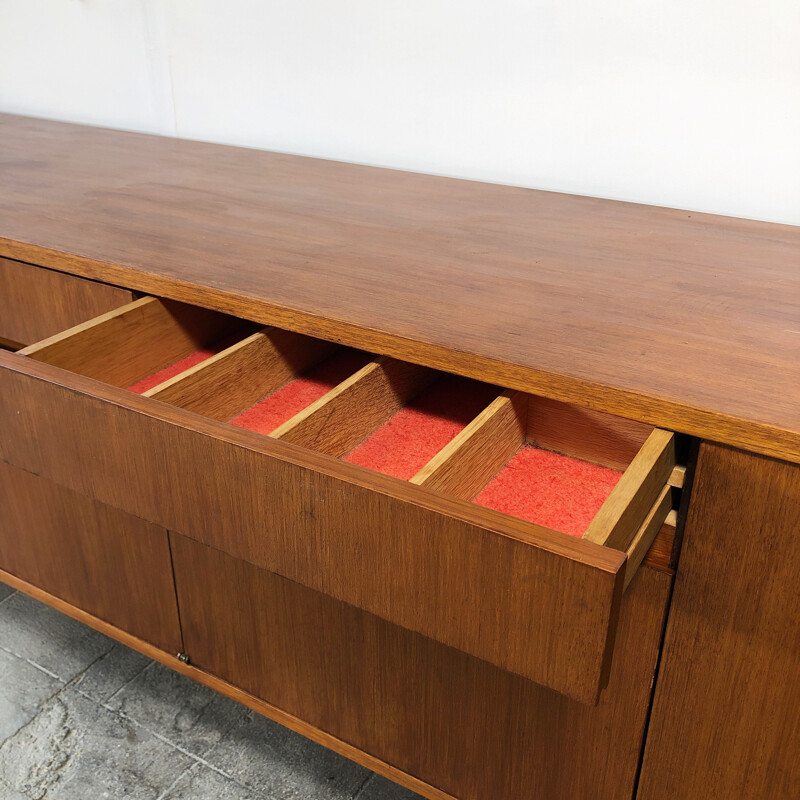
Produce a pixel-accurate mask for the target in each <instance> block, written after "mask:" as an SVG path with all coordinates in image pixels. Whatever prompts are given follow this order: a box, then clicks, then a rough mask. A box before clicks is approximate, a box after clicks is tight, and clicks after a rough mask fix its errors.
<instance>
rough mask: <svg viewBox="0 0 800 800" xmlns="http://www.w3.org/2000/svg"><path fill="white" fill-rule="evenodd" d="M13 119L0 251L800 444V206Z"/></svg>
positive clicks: (749, 439)
mask: <svg viewBox="0 0 800 800" xmlns="http://www.w3.org/2000/svg"><path fill="white" fill-rule="evenodd" d="M0 140H2V142H3V152H2V161H1V162H0V170H2V180H0V255H6V256H10V257H13V258H18V259H21V260H28V261H31V262H34V263H39V264H42V265H45V266H50V267H54V268H57V269H63V270H65V271H68V272H74V273H76V274H80V275H84V276H88V277H90V278H99V279H102V280H107V281H109V282H112V283H117V284H121V285H125V286H128V287H130V288H132V289H136V290H142V291H147V292H152V293H154V294H158V295H162V296H165V297H170V298H173V299H178V300H185V301H188V302H193V303H196V304H198V305H202V306H206V307H209V308H215V309H218V310H223V311H228V312H230V313H234V314H238V315H240V316H243V317H246V318H250V319H253V320H255V321H258V322H262V323H274V324H277V325H279V326H280V327H284V328H288V329H291V330H296V331H299V332H302V333H307V334H311V335H319V336H321V337H322V338H329V339H332V340H336V341H341V342H343V343H345V344H349V345H351V346H356V347H361V348H365V349H367V350H370V351H372V352H377V353H382V354H388V355H392V356H395V357H398V358H402V359H405V360H408V361H414V362H417V363H421V364H425V365H427V366H431V367H436V368H440V369H444V370H447V371H451V372H457V373H461V374H464V375H467V376H470V377H474V378H477V379H480V380H484V381H489V382H492V383H496V384H497V385H500V386H504V387H508V388H512V389H522V390H527V391H531V392H534V393H539V394H543V395H547V396H549V397H553V398H555V399H560V400H567V401H573V402H578V403H580V404H582V405H585V406H588V407H591V408H594V409H598V410H603V411H608V412H611V413H616V414H619V415H620V416H624V417H629V418H635V419H639V420H643V421H646V422H650V423H653V424H656V425H658V426H660V427H664V428H669V429H672V430H675V431H680V432H685V433H691V434H695V435H699V436H702V437H705V438H707V439H711V440H714V441H720V442H727V443H730V444H735V445H737V446H739V447H741V448H743V449H749V450H753V451H757V452H761V453H766V454H770V455H774V456H777V457H781V458H785V459H789V460H794V461H800V358H798V354H799V353H800V270H798V264H799V263H800V228H797V227H793V226H787V225H775V224H768V223H763V222H755V221H747V220H739V219H732V218H727V217H715V216H710V215H704V214H697V213H693V212H686V211H677V210H671V209H663V208H655V207H650V206H642V205H634V204H626V203H619V202H613V201H608V200H600V199H594V198H588V197H577V196H570V195H563V194H555V193H548V192H539V191H533V190H527V189H521V188H513V187H503V186H496V185H491V184H482V183H475V182H469V181H459V180H453V179H446V178H439V177H433V176H425V175H418V174H413V173H403V172H397V171H391V170H383V169H376V168H371V167H362V166H354V165H347V164H341V163H335V162H330V161H323V160H314V159H307V158H300V157H296V156H289V155H281V154H275V153H265V152H260V151H256V150H248V149H242V148H234V147H226V146H219V145H210V144H204V143H199V142H191V141H178V140H174V139H168V138H159V137H154V136H145V135H140V134H132V133H121V132H116V131H107V130H101V129H98V128H90V127H84V126H77V125H69V124H65V123H55V122H49V121H44V120H36V119H30V118H23V117H15V116H10V115H5V116H0ZM12 338H13V337H12Z"/></svg>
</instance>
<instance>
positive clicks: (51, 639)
mask: <svg viewBox="0 0 800 800" xmlns="http://www.w3.org/2000/svg"><path fill="white" fill-rule="evenodd" d="M0 611H1V612H2V613H0V648H2V649H3V650H6V651H7V652H10V653H13V654H14V655H16V656H19V657H20V658H24V659H26V660H28V661H32V662H33V663H34V664H38V665H39V666H40V667H42V668H43V669H45V670H47V671H48V672H50V673H52V674H53V675H55V676H57V677H58V678H60V679H61V680H62V681H64V682H65V683H67V682H69V681H71V680H72V679H73V678H74V677H75V676H76V675H78V674H79V673H80V672H83V670H85V669H86V668H87V667H88V666H89V665H90V664H92V663H93V662H95V661H96V660H97V659H98V658H100V656H102V655H103V654H105V653H107V652H108V651H109V650H110V649H111V647H112V646H113V644H114V643H113V641H112V640H111V639H109V638H108V637H107V636H104V635H103V634H102V633H98V632H97V631H95V630H93V629H92V628H89V627H87V626H86V625H83V624H81V623H80V622H77V621H76V620H74V619H72V618H71V617H68V616H66V615H64V614H61V613H59V612H58V611H55V610H54V609H52V608H49V607H48V606H46V605H43V604H42V603H40V602H39V601H38V600H34V599H33V598H32V597H28V595H26V594H23V593H22V592H15V593H14V594H13V595H11V596H10V597H9V598H7V599H6V600H5V601H4V602H3V604H2V606H0Z"/></svg>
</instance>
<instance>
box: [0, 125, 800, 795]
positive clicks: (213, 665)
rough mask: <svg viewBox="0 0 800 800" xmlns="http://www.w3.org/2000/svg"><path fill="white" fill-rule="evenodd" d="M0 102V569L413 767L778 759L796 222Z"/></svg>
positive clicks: (211, 678)
mask: <svg viewBox="0 0 800 800" xmlns="http://www.w3.org/2000/svg"><path fill="white" fill-rule="evenodd" d="M0 135H2V141H3V143H4V146H5V149H6V157H4V161H3V165H2V169H4V170H5V169H7V170H8V178H7V179H4V180H3V181H0V508H2V515H0V580H3V581H5V582H8V583H9V584H11V585H12V586H16V587H17V588H19V589H21V590H22V591H26V592H28V593H30V594H31V595H33V596H34V597H37V598H39V599H41V600H43V601H44V602H46V603H49V604H51V605H53V606H54V607H56V608H58V609H60V610H62V611H64V612H66V613H68V614H71V615H72V616H74V617H76V618H78V619H80V620H82V621H84V622H86V623H88V624H90V625H93V626H94V627H96V628H98V629H99V630H102V631H103V632H105V633H107V634H109V635H111V636H113V637H115V638H117V639H118V640H119V641H121V642H124V643H125V644H127V645H129V646H131V647H134V648H136V649H137V650H139V651H141V652H143V653H145V654H147V655H149V656H151V657H152V658H155V659H157V660H159V661H161V662H162V663H164V664H167V665H168V666H170V667H172V668H173V669H175V670H177V671H179V672H181V673H183V674H185V675H188V676H189V677H191V678H193V679H195V680H197V681H200V682H202V683H204V684H206V685H208V686H210V687H212V688H214V689H215V690H217V691H220V692H222V693H224V694H226V695H228V696H229V697H232V698H234V699H236V700H238V701H239V702H242V703H245V704H246V705H248V706H250V707H251V708H253V709H255V710H257V711H258V712H260V713H262V714H265V715H267V716H270V717H271V718H273V719H275V720H277V721H278V722H280V723H282V724H284V725H287V726H289V727H291V728H293V729H294V730H297V731H299V732H301V733H303V734H304V735H306V736H309V737H310V738H312V739H314V740H315V741H318V742H320V743H321V744H323V745H325V746H327V747H330V748H332V749H334V750H336V751H338V752H340V753H342V754H344V755H345V756H347V757H349V758H352V759H354V760H356V761H358V762H359V763H361V764H363V765H365V766H367V767H369V768H371V769H375V770H377V771H378V772H380V773H382V774H384V775H387V776H388V777H390V778H392V779H393V780H395V781H397V782H399V783H401V784H403V785H404V786H406V787H409V788H411V789H413V790H415V791H417V792H419V793H421V794H422V795H424V796H426V797H429V798H431V800H444V798H451V799H452V798H456V799H457V800H489V798H492V800H494V798H503V799H504V800H529V798H540V797H541V798H547V800H585V798H587V797H591V798H593V800H627V799H628V798H630V800H634V798H641V800H693V799H694V798H701V797H702V798H705V797H736V798H742V799H743V800H758V799H759V798H764V797H769V798H771V799H772V798H778V799H779V800H780V799H781V798H785V800H789V799H790V798H796V797H797V796H798V795H800V772H798V768H797V764H798V763H800V751H799V750H798V740H800V730H798V727H797V720H798V719H800V693H798V691H797V688H796V687H797V686H798V685H800V683H798V681H797V680H796V678H797V675H798V663H799V662H800V638H799V637H800V623H798V611H797V609H798V607H799V604H798V581H797V576H796V573H797V567H798V564H800V556H798V546H800V544H799V543H800V530H798V528H800V518H799V517H798V509H800V478H798V475H800V466H798V465H800V368H799V367H798V364H799V363H800V359H798V358H797V355H798V349H797V347H798V345H797V343H798V338H797V330H798V325H800V311H798V309H800V275H798V272H797V264H798V263H800V261H799V259H800V232H798V230H797V229H795V228H791V227H790V226H777V225H768V224H766V223H756V222H748V221H744V220H730V219H725V218H716V217H709V216H704V215H697V214H689V213H686V212H679V211H674V210H669V209H653V208H648V207H644V206H634V205H629V204H620V203H612V202H610V201H602V200H595V199H591V198H577V197H568V196H566V195H555V194H549V193H544V192H532V191H528V190H522V189H514V188H510V187H498V186H491V185H488V184H472V183H469V182H462V181H453V180H448V179H441V178H434V177H431V176H422V175H410V174H405V173H397V172H391V171H386V170H379V169H373V168H366V167H357V166H353V165H344V164H334V163H332V162H324V161H316V160H313V159H303V158H299V157H293V156H284V155H280V154H269V153H260V152H258V151H252V150H239V149H237V148H226V147H219V146H214V145H207V144H203V143H197V142H176V141H171V140H166V139H162V138H159V137H149V136H140V135H134V134H126V133H121V132H112V131H101V130H99V129H92V128H85V127H82V126H74V125H64V124H61V123H53V122H47V121H42V120H30V119H24V118H20V117H12V116H7V115H5V116H4V115H0ZM293 386H294V387H295V389H297V387H298V386H301V390H299V392H296V393H295V395H292V391H294V390H292V387H293ZM314 387H316V388H314ZM320 387H321V388H320ZM437 387H438V388H437ZM303 392H306V393H307V394H303ZM314 392H316V394H314ZM436 392H439V394H438V395H437V394H436ZM282 393H283V394H282ZM277 396H281V397H284V398H290V397H295V400H292V401H291V402H290V401H289V400H282V401H281V402H282V403H284V405H285V407H283V406H280V404H279V405H278V406H276V407H272V406H270V409H271V410H270V411H269V413H270V414H273V415H274V414H277V413H278V411H281V409H283V410H282V411H281V413H282V414H283V416H281V417H280V418H278V417H275V419H273V420H272V422H271V423H270V425H269V426H267V425H266V422H265V421H264V420H265V419H267V418H268V417H266V416H265V415H266V414H267V411H265V408H266V406H264V407H262V406H261V403H262V402H266V401H267V400H269V398H274V397H277ZM431 397H438V398H439V400H437V401H436V402H438V403H439V405H438V406H437V405H436V403H435V402H434V401H433V400H431V399H430V398H431ZM297 398H300V399H299V400H298V399H297ZM303 398H305V399H303ZM425 398H428V399H427V400H426V399H425ZM301 401H302V402H301ZM292 403H295V405H294V406H292ZM426 404H427V405H426ZM276 408H277V411H276ZM259 409H260V410H259ZM287 409H288V410H287ZM403 414H407V416H406V417H403ZM409 415H410V416H409ZM401 417H402V418H403V419H404V420H405V422H404V423H403V424H405V425H410V424H411V423H409V422H408V420H409V419H413V420H416V422H414V423H413V424H414V425H419V424H421V423H420V422H419V420H421V419H422V420H429V421H430V420H433V422H432V423H431V424H433V426H434V427H433V428H430V429H425V430H427V431H429V432H428V433H425V434H424V435H423V434H420V433H419V432H418V431H419V430H420V429H415V428H410V429H409V428H406V429H403V428H402V426H399V423H397V420H398V419H400V418H401ZM269 419H272V418H271V417H269ZM244 420H247V422H245V421H244ZM437 425H438V426H439V427H438V428H436V426H437ZM259 426H261V427H259ZM392 426H395V427H392ZM448 426H449V427H448ZM398 430H401V431H402V430H405V431H406V432H405V433H403V435H402V436H401V435H398V434H397V433H392V432H393V431H395V432H396V431H398ZM409 430H410V431H411V433H409V432H408V431H409ZM432 430H447V431H449V433H447V435H446V436H445V437H444V438H443V439H442V440H441V441H439V440H437V439H436V438H435V436H434V434H433V433H430V431H432ZM382 431H389V434H387V435H388V436H389V437H390V438H389V439H386V440H385V441H387V442H388V444H386V443H384V444H383V445H381V446H380V447H383V448H384V449H385V448H389V449H390V450H391V447H393V446H395V444H396V443H397V442H398V441H405V442H407V443H408V442H410V445H411V452H413V453H416V455H415V458H418V460H419V459H421V460H419V463H416V462H414V463H416V466H414V468H413V469H411V468H410V467H409V468H408V471H407V472H406V473H403V472H402V470H400V471H395V472H393V473H392V469H395V468H397V465H396V464H394V466H393V467H391V469H390V467H388V466H386V464H385V463H384V462H381V461H380V458H381V457H382V454H383V451H382V450H381V449H380V447H377V446H375V447H373V450H372V451H369V450H367V451H364V452H372V455H371V456H369V457H367V456H363V454H362V456H359V457H358V458H355V457H354V454H355V453H357V452H362V451H361V450H360V448H362V447H365V446H367V445H369V443H370V442H373V444H374V442H375V441H378V440H379V439H380V435H381V432H382ZM436 435H440V434H436ZM391 437H394V439H392V438H391ZM381 441H384V440H381ZM437 442H438V443H437ZM414 448H417V449H418V450H419V452H417V451H416V450H415V449H414ZM426 448H427V449H426ZM530 450H536V451H537V452H540V453H544V454H545V455H546V457H547V458H549V459H553V460H554V462H555V461H558V463H559V464H561V465H562V466H563V468H564V469H566V470H567V472H566V474H567V475H568V476H571V477H569V478H568V479H567V483H566V484H564V485H567V486H569V487H571V491H565V490H564V488H563V486H564V485H562V486H561V488H560V489H559V491H560V492H561V494H558V498H559V499H558V502H556V503H551V507H549V511H550V512H555V514H556V517H555V519H556V521H554V522H552V523H548V524H547V525H543V524H538V522H532V521H530V520H529V519H527V518H526V517H525V513H523V511H521V510H520V509H521V508H522V507H523V506H524V503H523V504H521V505H520V504H519V503H518V502H517V500H518V499H519V498H516V499H515V497H514V495H513V493H512V495H511V498H512V501H511V503H510V505H507V506H498V505H495V506H494V507H490V506H491V505H492V504H491V502H489V500H485V499H481V498H485V496H486V495H485V493H486V492H487V491H488V490H489V487H490V486H492V485H494V484H493V482H494V481H495V480H496V479H498V478H499V477H501V476H502V475H503V474H504V473H503V471H504V470H506V469H509V466H508V465H509V463H516V461H515V460H514V459H516V457H517V456H520V455H525V454H526V453H529V451H530ZM420 453H424V458H423V457H422V456H420V455H419V454H420ZM383 455H385V454H383ZM359 458H361V459H362V460H359ZM370 458H372V461H370V460H369V459H370ZM397 458H399V457H397ZM554 462H553V463H554ZM387 463H388V462H387ZM392 463H393V462H392ZM409 463H412V462H409ZM520 463H521V462H520ZM381 464H383V466H381ZM576 465H578V466H577V467H576ZM390 466H391V464H390ZM397 469H399V468H397ZM570 470H571V471H570ZM384 472H389V473H392V474H383V473H384ZM612 475H613V480H612V478H611V477H610V476H612ZM604 480H605V481H608V485H607V488H606V489H604V490H603V491H600V490H599V489H598V486H600V485H602V481H604ZM526 492H527V490H524V491H523V490H518V491H517V494H518V495H520V496H523V495H524V498H523V499H525V498H527V496H528V495H527V493H526ZM551 494H552V495H553V496H556V492H555V490H553V492H552V493H551ZM570 497H571V498H572V501H570V500H569V498H570ZM590 497H591V498H593V499H592V500H591V502H590V501H589V498H590ZM576 498H577V503H575V502H573V501H575V499H576ZM570 502H573V505H569V503H570ZM562 506H563V507H562ZM567 511H569V513H567ZM576 515H577V516H576Z"/></svg>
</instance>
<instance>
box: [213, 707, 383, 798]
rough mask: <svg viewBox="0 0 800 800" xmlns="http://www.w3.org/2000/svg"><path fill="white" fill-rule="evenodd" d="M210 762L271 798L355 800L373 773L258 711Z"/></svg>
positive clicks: (234, 731) (226, 739) (237, 728)
mask: <svg viewBox="0 0 800 800" xmlns="http://www.w3.org/2000/svg"><path fill="white" fill-rule="evenodd" d="M206 760H207V761H208V762H209V763H210V764H212V765H213V766H214V767H216V768H217V769H219V770H221V771H222V772H223V773H224V774H226V775H228V776H230V777H231V778H233V779H234V780H235V781H236V782H237V783H239V784H242V785H244V786H247V787H249V788H250V789H252V790H253V791H254V792H256V793H257V796H263V797H265V798H269V800H351V798H353V797H354V796H355V795H356V794H357V793H358V791H359V789H360V788H361V786H362V785H363V784H364V782H365V781H366V779H367V778H368V777H369V775H370V772H369V770H366V769H364V768H363V767H360V766H358V765H357V764H354V763H353V762H352V761H349V760H347V759H346V758H343V757H342V756H339V755H337V754H336V753H334V752H332V751H330V750H327V749H326V748H324V747H321V746H320V745H318V744H315V743H314V742H311V741H310V740H308V739H306V738H305V737H303V736H300V735H299V734H297V733H294V732H293V731H290V730H288V729H287V728H283V727H282V726H280V725H278V724H277V723H275V722H272V721H271V720H268V719H267V718H266V717H262V716H260V715H258V714H256V713H254V712H250V714H249V716H248V718H247V719H246V720H244V721H242V722H241V723H240V724H238V725H237V726H235V727H234V728H232V729H231V730H230V731H229V732H228V734H227V736H225V737H224V738H223V739H222V740H220V742H219V743H218V744H217V745H216V747H215V748H214V749H213V750H211V751H210V752H209V754H208V755H207V756H206ZM259 793H260V794H259Z"/></svg>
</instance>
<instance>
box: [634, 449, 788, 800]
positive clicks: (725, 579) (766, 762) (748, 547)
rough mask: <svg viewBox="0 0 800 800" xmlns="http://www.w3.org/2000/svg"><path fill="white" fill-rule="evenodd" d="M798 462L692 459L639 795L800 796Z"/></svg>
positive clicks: (711, 455) (663, 799) (736, 456)
mask: <svg viewBox="0 0 800 800" xmlns="http://www.w3.org/2000/svg"><path fill="white" fill-rule="evenodd" d="M798 532H800V468H798V467H796V466H793V465H790V464H785V463H780V462H778V461H773V460H772V459H768V458H762V457H758V456H752V455H748V454H745V453H741V452H737V451H735V450H732V449H729V448H726V447H720V446H716V445H711V444H703V445H701V448H700V455H699V457H698V461H697V467H696V472H695V476H694V487H693V489H692V500H691V503H690V504H689V513H688V518H687V520H686V529H685V533H684V543H683V551H682V553H681V558H680V562H679V565H678V575H677V578H676V583H675V593H674V596H673V600H672V606H671V610H670V616H669V623H668V626H667V634H666V639H665V643H664V653H663V657H662V662H661V668H660V674H659V678H658V683H657V686H656V693H655V702H654V706H653V713H652V718H651V723H650V728H649V733H648V737H647V749H646V752H645V759H644V766H643V769H642V777H641V784H640V789H639V793H638V795H637V797H638V800H695V798H706V797H714V798H717V797H719V798H736V800H763V798H769V799H770V800H796V798H797V797H800V759H798V752H799V751H798V745H799V744H800V594H799V593H798V585H800V584H798V575H800V537H798Z"/></svg>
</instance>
